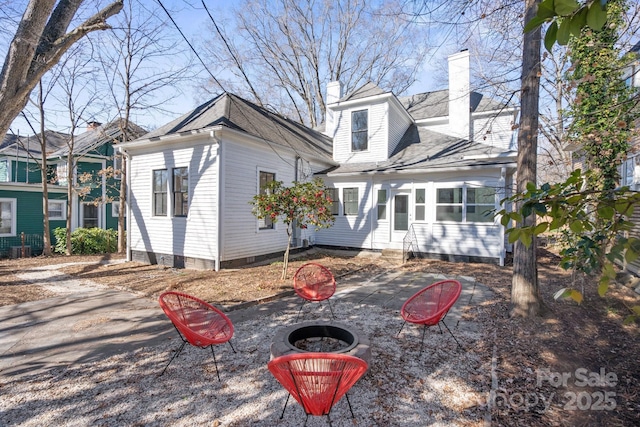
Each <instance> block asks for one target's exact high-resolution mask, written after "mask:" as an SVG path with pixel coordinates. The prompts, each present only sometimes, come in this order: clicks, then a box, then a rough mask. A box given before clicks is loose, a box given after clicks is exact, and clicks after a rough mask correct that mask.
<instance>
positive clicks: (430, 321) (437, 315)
mask: <svg viewBox="0 0 640 427" xmlns="http://www.w3.org/2000/svg"><path fill="white" fill-rule="evenodd" d="M461 292H462V285H461V284H460V282H458V281H457V280H442V281H440V282H436V283H433V284H431V285H429V286H427V287H426V288H424V289H421V290H420V291H418V292H416V293H415V294H414V295H413V296H412V297H411V298H409V299H408V300H407V301H406V302H405V303H404V304H403V305H402V309H401V310H400V314H401V315H402V318H403V319H404V322H403V323H402V327H401V328H400V331H398V336H400V332H402V328H404V325H405V324H406V323H407V322H410V323H415V324H417V325H424V329H423V330H422V341H421V343H420V355H421V354H422V347H423V346H424V335H425V332H426V331H427V328H428V327H429V326H434V325H436V324H437V325H438V328H440V333H442V327H440V323H442V324H443V325H444V326H445V328H447V330H448V331H449V333H450V334H451V336H452V337H453V339H454V340H455V342H456V344H458V347H459V348H462V346H461V345H460V343H459V342H458V340H457V339H456V337H455V336H454V335H453V332H451V329H449V327H448V326H447V324H446V323H444V318H445V316H446V315H447V313H448V312H449V309H450V308H451V307H452V306H453V305H454V304H455V302H456V301H457V300H458V298H459V297H460V293H461Z"/></svg>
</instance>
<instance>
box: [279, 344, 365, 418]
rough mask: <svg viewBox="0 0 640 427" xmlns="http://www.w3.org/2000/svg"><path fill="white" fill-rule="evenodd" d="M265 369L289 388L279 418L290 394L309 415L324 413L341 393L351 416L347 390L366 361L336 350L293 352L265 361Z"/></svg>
mask: <svg viewBox="0 0 640 427" xmlns="http://www.w3.org/2000/svg"><path fill="white" fill-rule="evenodd" d="M267 367H268V368H269V371H271V373H272V374H273V376H274V377H275V378H276V379H277V380H278V381H279V382H280V384H282V386H283V387H284V388H285V389H286V390H287V391H288V392H289V395H288V396H287V400H286V402H285V403H284V408H283V409H282V414H281V415H280V419H282V418H283V417H284V411H285V410H286V409H287V403H289V397H291V396H293V398H294V399H295V400H297V401H298V403H299V404H300V405H301V406H302V408H303V409H304V411H305V413H306V414H307V417H306V419H305V422H304V424H305V425H306V424H307V420H308V419H309V415H315V416H322V415H326V416H327V419H328V420H329V425H331V418H330V417H329V412H330V411H331V408H332V407H333V406H334V405H335V404H336V403H337V402H338V401H339V400H340V398H341V397H342V396H345V398H346V399H347V403H348V404H349V410H350V411H351V417H352V418H355V415H354V414H353V409H352V408H351V402H349V396H348V395H347V391H349V390H350V389H351V387H353V385H354V384H355V383H356V382H357V381H358V380H359V379H360V378H361V377H362V376H363V375H364V373H365V372H366V371H367V369H368V365H367V362H365V361H364V360H362V359H359V358H357V357H354V356H349V355H346V354H339V353H293V354H287V355H285V356H280V357H277V358H275V359H273V360H272V361H270V362H269V364H268V365H267Z"/></svg>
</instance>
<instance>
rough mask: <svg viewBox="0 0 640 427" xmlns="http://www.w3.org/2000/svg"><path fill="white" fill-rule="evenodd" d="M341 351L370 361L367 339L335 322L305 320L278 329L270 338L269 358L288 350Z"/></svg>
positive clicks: (297, 351)
mask: <svg viewBox="0 0 640 427" xmlns="http://www.w3.org/2000/svg"><path fill="white" fill-rule="evenodd" d="M306 352H322V353H340V354H348V355H350V356H355V357H358V358H360V359H362V360H364V361H365V362H367V363H369V360H370V359H371V347H370V346H369V340H368V339H367V338H366V337H364V336H363V335H361V334H359V333H358V332H357V331H356V330H355V329H353V328H352V327H350V326H347V325H345V324H342V323H338V322H305V323H298V324H296V325H291V326H289V327H286V328H283V329H281V330H280V331H278V332H277V333H276V335H275V337H274V338H273V341H272V342H271V358H272V359H273V358H276V357H279V356H284V355H286V354H291V353H306Z"/></svg>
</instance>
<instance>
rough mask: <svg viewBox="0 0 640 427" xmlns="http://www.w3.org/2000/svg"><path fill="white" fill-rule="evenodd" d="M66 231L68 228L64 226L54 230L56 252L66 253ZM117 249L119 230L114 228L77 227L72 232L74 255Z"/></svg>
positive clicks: (72, 250) (108, 251) (107, 251)
mask: <svg viewBox="0 0 640 427" xmlns="http://www.w3.org/2000/svg"><path fill="white" fill-rule="evenodd" d="M66 233H67V229H66V228H63V227H58V228H56V229H55V230H53V235H54V236H55V238H56V244H55V249H54V250H55V252H57V253H60V254H64V253H66V251H67V242H66ZM117 250H118V232H117V231H116V230H114V229H111V228H110V229H108V230H103V229H102V228H77V229H75V230H74V231H72V232H71V253H72V254H74V255H90V254H103V253H110V252H116V251H117Z"/></svg>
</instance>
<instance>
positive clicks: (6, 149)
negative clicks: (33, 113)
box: [0, 130, 69, 158]
mask: <svg viewBox="0 0 640 427" xmlns="http://www.w3.org/2000/svg"><path fill="white" fill-rule="evenodd" d="M45 137H46V144H47V147H46V151H47V153H49V155H51V153H53V152H55V151H57V150H59V149H60V148H62V147H65V146H66V143H67V141H68V140H69V134H67V133H62V132H55V131H52V130H46V131H45ZM1 147H2V148H0V156H16V155H17V156H19V157H26V156H28V153H27V148H28V149H29V153H31V155H32V156H35V157H37V158H40V157H41V154H42V153H41V152H40V141H39V139H38V136H37V135H35V136H28V137H27V136H21V137H19V138H18V137H17V136H14V135H7V136H6V137H5V139H4V140H3V142H2V145H1ZM16 150H17V151H16Z"/></svg>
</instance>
